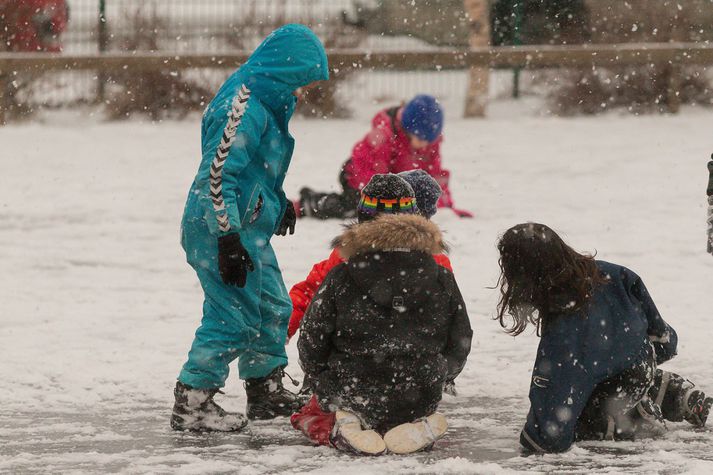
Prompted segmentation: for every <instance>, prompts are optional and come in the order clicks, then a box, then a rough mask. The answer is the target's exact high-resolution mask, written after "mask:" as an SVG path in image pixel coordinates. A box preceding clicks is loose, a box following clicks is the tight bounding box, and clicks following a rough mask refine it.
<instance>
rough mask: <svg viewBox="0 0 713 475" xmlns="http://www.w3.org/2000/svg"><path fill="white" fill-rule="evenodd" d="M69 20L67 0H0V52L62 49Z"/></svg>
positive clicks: (53, 50)
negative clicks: (62, 40) (64, 32)
mask: <svg viewBox="0 0 713 475" xmlns="http://www.w3.org/2000/svg"><path fill="white" fill-rule="evenodd" d="M68 20H69V7H68V6H67V2H66V1H65V0H0V30H2V31H0V39H2V42H3V44H2V45H1V46H0V51H2V50H5V51H17V52H21V51H28V52H29V51H40V52H59V51H61V50H62V44H61V43H60V39H59V36H60V34H61V33H62V32H63V31H64V30H65V29H66V28H67V21H68Z"/></svg>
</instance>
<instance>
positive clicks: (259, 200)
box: [240, 185, 265, 226]
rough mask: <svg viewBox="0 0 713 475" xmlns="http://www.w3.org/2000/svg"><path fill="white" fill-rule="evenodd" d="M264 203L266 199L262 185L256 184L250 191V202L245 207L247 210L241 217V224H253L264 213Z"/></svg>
mask: <svg viewBox="0 0 713 475" xmlns="http://www.w3.org/2000/svg"><path fill="white" fill-rule="evenodd" d="M264 204H265V200H264V198H263V197H262V188H261V187H260V185H255V187H253V190H252V192H251V193H250V198H248V204H247V206H246V207H245V212H243V216H242V218H241V219H240V224H241V226H245V225H246V224H252V223H254V222H255V221H257V220H258V218H259V217H260V214H261V213H262V210H263V206H264Z"/></svg>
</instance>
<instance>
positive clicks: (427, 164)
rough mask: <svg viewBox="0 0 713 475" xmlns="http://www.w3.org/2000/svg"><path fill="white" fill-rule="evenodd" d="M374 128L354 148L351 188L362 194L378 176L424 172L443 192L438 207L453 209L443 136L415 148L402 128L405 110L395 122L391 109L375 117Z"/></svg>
mask: <svg viewBox="0 0 713 475" xmlns="http://www.w3.org/2000/svg"><path fill="white" fill-rule="evenodd" d="M371 124H372V129H371V131H370V132H369V133H368V134H366V137H364V139H362V140H361V141H360V142H359V143H357V144H356V145H355V146H354V149H353V150H352V156H351V159H350V160H349V161H348V162H347V163H346V165H345V167H344V172H345V176H346V179H347V182H348V183H349V186H351V187H352V188H354V189H355V190H361V189H362V188H363V187H364V185H366V184H367V183H368V182H369V180H370V179H371V177H372V176H374V175H375V174H377V173H399V172H403V171H406V170H413V169H415V168H421V169H423V170H426V171H427V172H428V173H429V174H430V175H431V176H432V177H433V178H435V179H436V181H437V182H438V184H439V185H441V189H443V194H442V195H441V199H440V200H439V201H438V206H439V207H447V208H450V207H453V199H452V198H451V192H450V190H449V188H448V178H449V177H450V172H449V171H448V170H444V169H443V168H441V153H440V147H441V142H442V141H443V135H441V136H440V137H438V139H436V141H435V142H433V143H431V144H429V145H428V146H427V147H425V148H422V149H419V150H416V149H414V148H412V147H411V143H410V141H409V137H408V135H406V132H405V131H404V130H403V129H402V128H401V109H399V110H398V112H397V114H396V116H395V117H394V120H393V121H392V119H391V116H390V115H389V109H385V110H382V111H381V112H379V113H378V114H376V116H374V119H373V120H372V121H371Z"/></svg>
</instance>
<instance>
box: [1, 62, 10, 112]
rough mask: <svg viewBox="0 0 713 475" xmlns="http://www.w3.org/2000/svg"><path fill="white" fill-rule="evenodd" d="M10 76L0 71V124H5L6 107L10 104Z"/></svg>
mask: <svg viewBox="0 0 713 475" xmlns="http://www.w3.org/2000/svg"><path fill="white" fill-rule="evenodd" d="M9 77H10V76H9V75H8V74H7V73H5V72H0V125H5V124H7V109H8V105H9V104H10V91H9V88H10V81H9V80H8V78H9Z"/></svg>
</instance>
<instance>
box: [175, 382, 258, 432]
mask: <svg viewBox="0 0 713 475" xmlns="http://www.w3.org/2000/svg"><path fill="white" fill-rule="evenodd" d="M217 392H218V389H194V388H192V387H190V386H187V385H185V384H183V383H181V382H180V381H178V382H176V388H175V389H174V390H173V394H174V396H175V397H176V402H175V404H174V405H173V414H171V427H172V428H173V429H174V430H191V431H218V432H236V431H239V430H242V429H243V428H244V427H245V426H246V425H247V424H248V420H247V419H246V418H245V416H243V415H242V414H236V413H232V412H225V410H223V408H222V407H220V406H219V405H218V404H216V403H215V401H213V396H215V393H217Z"/></svg>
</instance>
